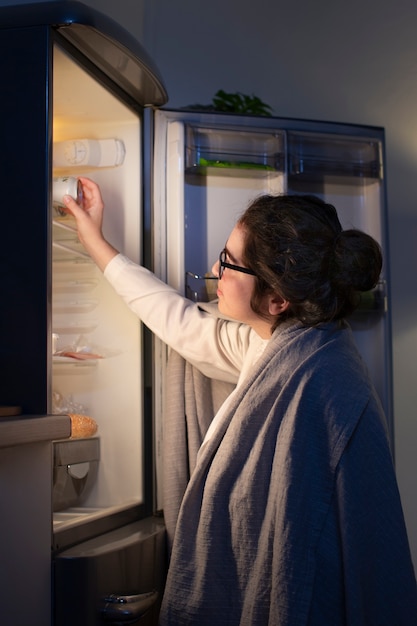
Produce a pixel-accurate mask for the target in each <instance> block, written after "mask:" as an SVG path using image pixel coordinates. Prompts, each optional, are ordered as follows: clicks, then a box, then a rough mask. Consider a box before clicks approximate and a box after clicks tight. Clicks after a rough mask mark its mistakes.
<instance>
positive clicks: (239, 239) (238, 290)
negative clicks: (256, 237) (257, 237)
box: [212, 225, 271, 338]
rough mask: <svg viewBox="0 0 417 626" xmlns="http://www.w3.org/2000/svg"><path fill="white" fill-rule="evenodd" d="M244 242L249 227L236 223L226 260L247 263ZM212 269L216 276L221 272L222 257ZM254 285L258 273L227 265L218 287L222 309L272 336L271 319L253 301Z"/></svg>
mask: <svg viewBox="0 0 417 626" xmlns="http://www.w3.org/2000/svg"><path fill="white" fill-rule="evenodd" d="M244 245H245V230H244V228H243V227H242V226H239V225H238V226H235V228H234V229H233V230H232V232H231V234H230V236H229V239H228V240H227V243H226V246H225V250H226V261H227V262H228V263H232V264H233V265H238V266H242V267H243V266H244V264H243V260H242V258H243V250H244ZM212 271H213V274H214V275H215V276H218V275H219V261H217V262H216V263H215V264H214V265H213V268H212ZM254 285H255V276H252V275H251V274H245V273H243V272H239V271H237V270H233V269H231V268H229V267H224V268H223V275H222V277H221V279H219V282H218V288H217V297H218V298H219V304H218V306H219V311H220V313H223V315H227V316H228V317H231V318H232V319H235V320H238V321H240V322H244V323H246V324H249V325H250V326H252V328H253V329H254V330H255V331H256V332H257V333H258V334H259V335H260V336H261V337H263V338H268V337H270V336H271V330H270V328H271V321H270V320H265V319H264V318H262V317H260V316H259V315H258V314H257V313H255V312H254V311H253V310H252V308H251V305H250V301H251V296H252V293H253V289H254Z"/></svg>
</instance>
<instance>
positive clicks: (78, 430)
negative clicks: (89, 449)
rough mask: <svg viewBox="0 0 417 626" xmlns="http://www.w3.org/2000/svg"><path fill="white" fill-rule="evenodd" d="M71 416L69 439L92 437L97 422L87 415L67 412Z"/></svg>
mask: <svg viewBox="0 0 417 626" xmlns="http://www.w3.org/2000/svg"><path fill="white" fill-rule="evenodd" d="M68 415H69V416H70V418H71V439H80V438H81V437H92V436H93V435H95V434H96V432H97V428H98V426H97V422H96V421H95V420H94V419H93V418H92V417H88V415H80V414H79V413H68Z"/></svg>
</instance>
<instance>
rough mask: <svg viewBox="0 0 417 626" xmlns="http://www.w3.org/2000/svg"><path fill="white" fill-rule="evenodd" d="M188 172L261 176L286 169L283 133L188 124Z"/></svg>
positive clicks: (186, 145)
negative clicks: (202, 126)
mask: <svg viewBox="0 0 417 626" xmlns="http://www.w3.org/2000/svg"><path fill="white" fill-rule="evenodd" d="M185 138H186V139H185V170H186V172H187V173H195V174H214V175H216V176H222V175H225V176H230V175H232V176H234V177H252V178H262V177H265V176H268V174H271V173H272V174H276V172H277V171H283V170H284V166H285V158H284V135H283V133H279V132H276V131H265V132H254V131H248V130H244V131H243V130H239V129H225V130H223V129H218V128H216V129H214V128H201V127H198V126H191V125H186V128H185Z"/></svg>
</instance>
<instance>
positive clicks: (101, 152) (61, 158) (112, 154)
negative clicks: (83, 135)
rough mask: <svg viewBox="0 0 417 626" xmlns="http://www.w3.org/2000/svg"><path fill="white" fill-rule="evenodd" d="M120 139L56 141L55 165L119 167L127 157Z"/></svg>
mask: <svg viewBox="0 0 417 626" xmlns="http://www.w3.org/2000/svg"><path fill="white" fill-rule="evenodd" d="M125 153H126V151H125V145H124V143H123V141H121V140H120V139H70V140H68V141H58V142H56V143H54V153H53V154H54V158H53V162H54V167H68V166H69V167H85V166H90V167H117V166H118V165H121V164H122V163H123V161H124V158H125Z"/></svg>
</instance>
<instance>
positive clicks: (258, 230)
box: [238, 195, 382, 330]
mask: <svg viewBox="0 0 417 626" xmlns="http://www.w3.org/2000/svg"><path fill="white" fill-rule="evenodd" d="M238 225H239V226H241V227H243V228H244V230H245V248H244V254H243V261H244V263H245V265H246V266H247V267H249V268H251V269H253V270H254V272H255V273H256V282H255V289H254V293H253V296H252V300H251V306H252V308H253V310H254V311H255V312H256V313H258V314H259V315H262V311H261V302H262V299H263V297H264V296H265V294H267V293H272V292H275V293H278V294H279V295H280V296H281V297H283V298H284V299H285V300H287V301H288V302H289V307H288V309H287V310H286V311H285V313H284V314H281V315H280V316H279V318H278V319H277V320H276V322H275V324H274V326H273V330H274V329H275V328H276V326H278V324H279V323H280V322H281V321H283V320H284V319H288V318H295V319H298V320H300V321H301V322H302V323H303V324H304V325H306V326H316V325H318V324H321V323H324V322H328V321H331V320H341V319H343V318H345V317H346V316H348V315H349V314H350V313H352V312H353V311H354V310H355V309H356V307H357V306H358V304H359V299H360V295H359V292H361V291H368V290H370V289H372V288H373V287H375V285H376V283H377V282H378V278H379V275H380V272H381V268H382V254H381V248H380V246H379V244H378V243H377V242H376V241H375V240H374V239H373V238H372V237H371V236H370V235H367V234H366V233H364V232H362V231H360V230H355V229H350V230H342V226H341V224H340V221H339V218H338V216H337V211H336V209H335V207H334V206H333V205H331V204H327V203H325V202H323V201H322V200H321V199H320V198H318V197H316V196H311V195H280V196H271V195H263V196H260V197H259V198H257V199H255V200H254V201H253V202H252V204H250V206H249V207H248V208H247V209H246V211H245V212H244V214H243V215H242V216H241V218H240V219H239V221H238Z"/></svg>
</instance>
